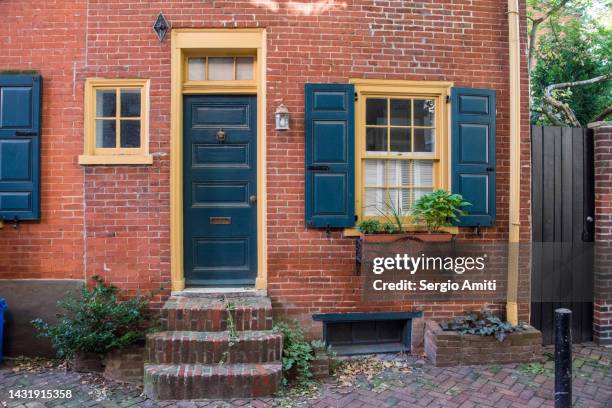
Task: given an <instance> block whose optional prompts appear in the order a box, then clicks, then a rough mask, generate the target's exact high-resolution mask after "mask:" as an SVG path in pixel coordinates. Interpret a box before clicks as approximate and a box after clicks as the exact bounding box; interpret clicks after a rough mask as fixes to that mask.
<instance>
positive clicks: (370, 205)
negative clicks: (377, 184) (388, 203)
mask: <svg viewBox="0 0 612 408" xmlns="http://www.w3.org/2000/svg"><path fill="white" fill-rule="evenodd" d="M384 195H385V190H384V189H382V188H366V189H365V205H364V209H363V210H364V213H365V215H366V216H377V215H380V214H381V211H382V210H383V209H384V204H383V197H384Z"/></svg>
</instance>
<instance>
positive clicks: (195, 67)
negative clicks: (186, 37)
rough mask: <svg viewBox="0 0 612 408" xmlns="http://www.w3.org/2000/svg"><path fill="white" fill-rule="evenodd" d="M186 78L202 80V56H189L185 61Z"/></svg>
mask: <svg viewBox="0 0 612 408" xmlns="http://www.w3.org/2000/svg"><path fill="white" fill-rule="evenodd" d="M187 70H188V73H187V78H189V80H190V81H203V80H204V58H189V60H188V62H187Z"/></svg>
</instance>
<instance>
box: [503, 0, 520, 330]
mask: <svg viewBox="0 0 612 408" xmlns="http://www.w3.org/2000/svg"><path fill="white" fill-rule="evenodd" d="M518 5H519V2H518V0H508V43H509V49H510V67H509V68H510V69H509V72H510V197H509V207H510V208H509V213H510V217H509V225H508V292H507V299H506V317H507V319H508V321H509V322H510V323H512V324H517V323H518V305H517V299H518V269H519V265H518V258H519V256H518V255H519V252H518V242H519V229H520V211H519V210H520V191H521V157H520V142H521V109H520V107H521V64H520V52H521V51H520V50H521V46H520V36H519V32H520V31H519V7H518Z"/></svg>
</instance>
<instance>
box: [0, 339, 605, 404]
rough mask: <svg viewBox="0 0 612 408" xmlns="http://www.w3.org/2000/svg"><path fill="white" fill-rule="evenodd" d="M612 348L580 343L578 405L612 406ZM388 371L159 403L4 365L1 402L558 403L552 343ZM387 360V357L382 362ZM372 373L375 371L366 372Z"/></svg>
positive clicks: (124, 390) (96, 382)
mask: <svg viewBox="0 0 612 408" xmlns="http://www.w3.org/2000/svg"><path fill="white" fill-rule="evenodd" d="M611 356H612V349H605V348H602V347H597V346H595V345H593V344H591V343H587V344H583V345H577V346H575V347H574V391H573V393H574V399H575V404H574V406H575V407H589V408H590V407H612V368H611V366H610V360H611ZM376 359H377V360H378V362H377V360H369V361H374V362H375V363H376V365H377V366H378V367H379V368H380V367H383V369H382V371H381V370H379V371H378V372H374V371H369V374H370V375H369V377H370V378H367V377H368V376H367V375H364V374H361V375H355V373H356V372H358V370H353V371H351V370H348V372H346V371H345V372H342V373H340V374H339V375H338V376H336V377H334V378H331V379H329V380H327V381H325V382H324V383H323V384H320V385H319V386H317V387H316V389H313V390H311V391H310V392H305V393H303V394H304V395H296V394H295V393H293V394H291V393H290V394H289V395H286V396H284V397H283V396H281V397H276V398H267V399H258V400H232V401H198V402H167V401H164V402H154V401H151V400H148V399H146V397H144V396H142V395H141V390H140V389H138V388H136V387H128V386H123V385H120V384H117V383H113V382H107V381H104V380H102V379H101V378H99V377H97V376H90V375H79V374H77V373H74V372H67V373H66V372H65V370H64V369H62V368H32V369H30V370H28V369H27V368H26V369H25V370H21V371H19V372H14V371H13V370H12V369H11V368H10V367H7V365H5V366H2V367H1V368H0V407H28V408H35V407H36V408H37V407H134V408H135V407H270V406H287V407H316V408H329V407H334V408H336V407H337V408H340V407H342V408H345V407H346V408H348V407H350V408H358V407H461V408H467V407H495V408H504V407H517V408H518V407H520V408H523V407H530V408H535V407H553V405H554V404H553V399H552V393H553V384H554V382H553V380H554V379H553V376H554V373H553V370H554V368H553V361H552V349H551V348H546V349H545V352H544V356H543V361H544V362H545V363H544V364H518V365H517V364H513V365H503V366H502V365H488V366H469V367H455V368H436V367H433V366H431V365H430V364H427V363H425V362H423V361H420V360H418V359H416V358H415V357H411V356H407V357H402V356H397V355H382V356H378V357H376ZM380 362H382V364H381V363H380ZM366 374H368V373H366ZM49 389H62V390H72V395H73V397H72V398H71V399H63V400H61V399H56V400H33V399H30V400H27V399H9V390H49Z"/></svg>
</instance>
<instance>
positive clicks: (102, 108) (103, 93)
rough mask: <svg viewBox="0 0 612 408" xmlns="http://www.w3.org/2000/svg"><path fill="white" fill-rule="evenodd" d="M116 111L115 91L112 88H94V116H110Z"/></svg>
mask: <svg viewBox="0 0 612 408" xmlns="http://www.w3.org/2000/svg"><path fill="white" fill-rule="evenodd" d="M116 113H117V92H116V91H115V90H114V89H97V90H96V116H97V117H107V118H108V117H112V116H115V115H116Z"/></svg>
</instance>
